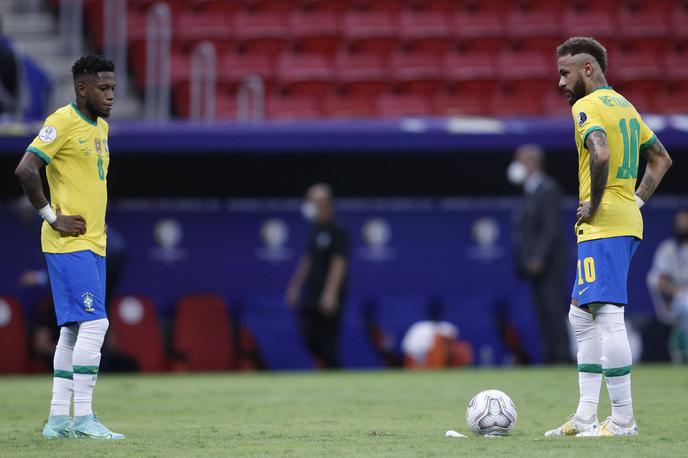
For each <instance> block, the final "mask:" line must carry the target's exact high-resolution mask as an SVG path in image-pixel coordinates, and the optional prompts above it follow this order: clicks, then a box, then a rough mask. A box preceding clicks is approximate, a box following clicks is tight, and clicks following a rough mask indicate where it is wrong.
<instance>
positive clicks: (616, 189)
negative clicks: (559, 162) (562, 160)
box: [572, 86, 657, 243]
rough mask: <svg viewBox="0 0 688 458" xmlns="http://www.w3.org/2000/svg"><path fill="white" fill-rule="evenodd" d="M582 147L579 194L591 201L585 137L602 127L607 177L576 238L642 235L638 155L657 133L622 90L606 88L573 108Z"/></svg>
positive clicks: (590, 95) (579, 166) (579, 153)
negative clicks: (594, 209) (592, 211)
mask: <svg viewBox="0 0 688 458" xmlns="http://www.w3.org/2000/svg"><path fill="white" fill-rule="evenodd" d="M572 112H573V119H574V122H575V125H576V134H575V137H576V147H577V148H578V182H579V192H578V198H579V199H580V200H581V201H589V200H590V152H589V151H588V149H587V148H586V147H585V140H586V138H587V137H588V135H589V134H590V133H591V132H594V131H596V130H601V131H603V132H605V134H606V136H607V143H608V145H609V151H610V157H609V175H608V177H607V187H606V188H605V191H604V195H603V196H602V202H601V203H600V207H599V209H598V210H597V212H596V213H595V215H594V216H593V217H592V219H591V220H590V222H589V223H583V224H581V225H580V226H576V236H577V237H578V242H579V243H580V242H584V241H586V240H594V239H602V238H608V237H619V236H633V237H638V238H640V239H642V237H643V218H642V216H641V214H640V209H639V208H638V204H637V203H636V200H635V196H634V193H635V185H636V181H637V178H638V156H639V152H640V149H641V148H644V147H647V146H649V145H651V144H652V143H653V142H654V141H655V140H656V139H657V137H655V135H654V134H653V133H652V131H651V130H650V129H649V128H648V127H647V125H645V123H644V122H643V120H642V119H641V117H640V115H639V114H638V112H637V111H636V109H635V108H634V107H633V105H631V103H630V102H629V101H628V100H626V99H625V98H624V97H623V96H622V95H621V94H619V93H618V92H616V91H614V90H613V89H612V88H611V87H609V86H603V87H600V88H598V89H596V90H595V91H593V92H592V93H590V94H588V95H587V96H585V97H583V98H582V99H580V100H578V101H577V102H576V103H575V104H574V105H573V108H572Z"/></svg>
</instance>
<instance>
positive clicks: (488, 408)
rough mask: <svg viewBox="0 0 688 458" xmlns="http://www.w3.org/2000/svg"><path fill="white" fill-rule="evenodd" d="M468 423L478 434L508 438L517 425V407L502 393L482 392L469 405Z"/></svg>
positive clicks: (467, 412)
mask: <svg viewBox="0 0 688 458" xmlns="http://www.w3.org/2000/svg"><path fill="white" fill-rule="evenodd" d="M466 423H468V427H469V428H471V430H472V431H473V432H475V433H477V434H481V435H486V436H508V435H509V434H510V433H511V431H512V430H513V429H514V426H515V425H516V406H515V405H514V401H512V400H511V398H510V397H509V396H508V395H507V394H506V393H504V392H502V391H499V390H485V391H481V392H480V393H478V394H476V395H475V396H473V399H471V400H470V402H469V403H468V408H467V409H466Z"/></svg>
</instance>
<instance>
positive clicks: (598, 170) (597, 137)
mask: <svg viewBox="0 0 688 458" xmlns="http://www.w3.org/2000/svg"><path fill="white" fill-rule="evenodd" d="M585 147H586V148H587V149H588V151H590V202H581V203H580V204H578V210H577V211H576V216H577V217H578V221H579V222H582V221H587V220H589V219H590V218H592V216H593V215H594V214H595V212H596V211H597V209H598V208H600V203H601V202H602V196H603V195H604V189H605V187H606V186H607V176H608V175H609V155H610V152H609V145H608V144H607V135H606V134H605V133H604V132H602V131H600V130H596V131H594V132H591V133H590V135H588V138H586V139H585Z"/></svg>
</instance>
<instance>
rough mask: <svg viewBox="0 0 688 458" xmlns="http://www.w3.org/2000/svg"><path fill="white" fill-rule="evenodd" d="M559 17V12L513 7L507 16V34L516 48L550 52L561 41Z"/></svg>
mask: <svg viewBox="0 0 688 458" xmlns="http://www.w3.org/2000/svg"><path fill="white" fill-rule="evenodd" d="M560 18H561V13H558V12H555V11H551V10H544V11H528V10H521V9H513V10H511V12H510V13H509V15H508V17H507V27H506V31H507V36H508V37H510V38H511V39H512V40H514V42H515V43H516V45H517V47H518V49H521V50H527V51H541V52H549V53H550V54H551V53H552V51H553V50H554V49H555V48H556V47H557V45H558V44H559V42H560V41H561V39H560V38H559V35H560V33H561V30H560V27H561V26H560V23H559V22H560Z"/></svg>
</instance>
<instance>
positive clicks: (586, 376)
mask: <svg viewBox="0 0 688 458" xmlns="http://www.w3.org/2000/svg"><path fill="white" fill-rule="evenodd" d="M557 58H558V61H557V65H558V69H559V88H560V89H561V90H562V91H563V92H564V94H565V95H566V98H567V100H568V102H569V103H570V104H571V106H572V113H573V119H574V123H575V129H576V133H575V139H576V147H577V148H578V181H579V187H580V189H579V195H578V197H579V204H578V210H577V212H576V216H577V218H578V221H577V222H576V225H575V231H576V236H577V237H578V263H577V275H576V279H575V281H574V288H573V292H572V293H571V296H572V297H571V307H570V311H569V322H570V323H571V327H572V329H573V331H574V333H575V335H576V341H577V343H578V385H579V389H580V399H579V404H578V409H577V410H576V413H575V414H574V415H572V416H571V417H570V418H569V419H568V420H567V421H566V422H565V423H564V424H563V425H562V426H560V427H559V428H556V429H553V430H551V431H547V433H545V435H546V436H570V435H578V436H632V435H636V434H638V428H637V426H636V422H635V419H634V417H633V407H632V401H631V363H632V358H631V347H630V345H629V344H628V337H627V335H626V327H625V324H624V306H625V305H626V304H627V303H628V297H627V291H626V287H627V284H626V283H627V279H628V269H629V266H630V263H631V258H632V257H633V254H634V253H635V251H636V249H637V248H638V245H639V243H640V240H641V238H642V236H643V219H642V216H641V213H640V207H642V206H643V204H644V203H645V202H647V200H648V199H649V198H650V196H651V195H652V193H653V192H654V191H655V189H656V188H657V186H658V185H659V183H660V181H661V180H662V177H664V174H665V173H666V172H667V170H668V169H669V167H670V166H671V158H670V157H669V154H668V153H667V151H666V149H664V146H662V143H661V142H660V141H659V139H657V137H656V136H655V135H654V134H653V133H652V131H651V130H650V129H649V128H648V127H647V125H646V124H645V123H644V122H643V120H642V118H641V117H640V115H639V114H638V112H637V111H636V109H635V108H633V105H632V104H631V102H630V101H628V100H627V99H626V98H624V97H623V96H622V95H621V94H619V93H618V92H616V91H614V90H613V89H612V88H611V87H610V86H609V85H608V84H607V80H606V78H605V73H606V71H607V51H606V49H605V48H604V47H603V46H602V45H601V44H600V43H599V42H597V41H596V40H594V39H593V38H585V37H574V38H570V39H568V40H566V41H565V42H564V43H563V44H561V45H560V46H559V47H558V48H557ZM639 156H642V157H643V158H645V159H646V160H647V166H646V168H645V173H644V175H643V177H642V180H641V182H640V185H639V186H638V188H637V189H636V181H637V177H638V157H639ZM603 375H604V377H605V379H606V382H607V390H608V392H609V398H610V400H611V403H612V415H611V417H609V418H607V419H606V420H605V421H603V422H601V423H598V421H597V404H598V402H599V396H600V386H601V384H602V376H603Z"/></svg>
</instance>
